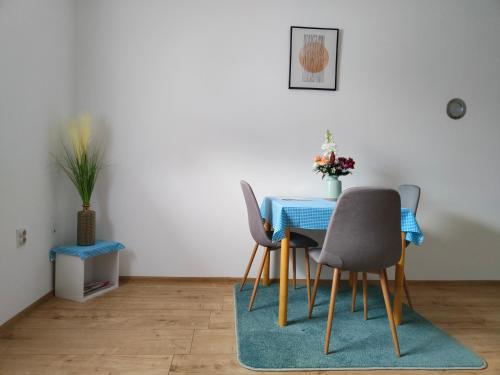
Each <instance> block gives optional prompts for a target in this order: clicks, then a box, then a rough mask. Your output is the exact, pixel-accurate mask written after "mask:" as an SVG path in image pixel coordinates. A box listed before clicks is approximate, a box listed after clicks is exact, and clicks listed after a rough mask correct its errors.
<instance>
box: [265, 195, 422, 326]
mask: <svg viewBox="0 0 500 375" xmlns="http://www.w3.org/2000/svg"><path fill="white" fill-rule="evenodd" d="M336 205H337V202H336V201H334V200H329V199H325V198H303V197H279V196H269V197H264V199H263V200H262V203H261V205H260V211H261V216H262V218H263V220H264V225H265V227H266V229H268V230H269V229H272V230H273V235H272V240H273V242H280V241H281V259H280V286H279V309H278V324H279V326H281V327H283V326H286V324H287V307H288V280H289V279H288V277H289V275H288V262H289V241H290V230H291V229H306V230H326V229H327V228H328V225H329V223H330V219H331V217H332V214H333V212H334V211H335V206H336ZM382 214H383V213H381V215H382ZM423 240H424V236H423V233H422V231H421V230H420V227H419V225H418V223H417V220H416V218H415V215H414V214H413V212H412V211H411V210H409V209H407V208H403V207H402V208H401V257H400V259H399V261H398V263H397V264H396V273H395V290H394V307H393V314H394V321H395V323H396V324H398V325H399V324H401V321H402V308H403V303H402V297H403V283H404V267H405V253H406V247H407V243H414V244H416V245H421V244H422V242H423ZM268 259H269V257H268ZM264 284H266V285H269V261H267V262H266V264H265V268H264Z"/></svg>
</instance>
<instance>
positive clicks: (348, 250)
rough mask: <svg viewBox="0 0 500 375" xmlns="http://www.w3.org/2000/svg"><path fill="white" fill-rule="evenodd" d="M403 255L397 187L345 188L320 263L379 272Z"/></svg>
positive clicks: (361, 270) (352, 269)
mask: <svg viewBox="0 0 500 375" xmlns="http://www.w3.org/2000/svg"><path fill="white" fill-rule="evenodd" d="M400 257H401V201H400V198H399V194H398V192H397V191H396V190H392V189H385V188H371V187H359V188H351V189H347V190H346V191H344V192H343V193H342V194H341V195H340V197H339V200H338V201H337V206H336V207H335V210H334V213H333V215H332V218H331V220H330V224H329V226H328V231H327V233H326V237H325V242H324V244H323V249H322V251H321V255H320V259H319V260H320V263H323V264H330V265H333V266H334V267H340V268H341V269H343V270H346V271H359V272H363V271H364V272H367V271H378V270H380V269H382V268H387V267H390V266H393V265H394V264H396V263H397V261H398V260H399V258H400Z"/></svg>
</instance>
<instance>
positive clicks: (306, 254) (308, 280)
mask: <svg viewBox="0 0 500 375" xmlns="http://www.w3.org/2000/svg"><path fill="white" fill-rule="evenodd" d="M304 263H305V266H306V289H307V307H308V308H309V306H311V268H310V265H309V249H308V248H307V247H306V248H305V249H304Z"/></svg>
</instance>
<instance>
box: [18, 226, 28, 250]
mask: <svg viewBox="0 0 500 375" xmlns="http://www.w3.org/2000/svg"><path fill="white" fill-rule="evenodd" d="M27 240H28V232H27V231H26V229H24V228H20V229H16V242H17V247H21V246H23V245H24V244H26V241H27Z"/></svg>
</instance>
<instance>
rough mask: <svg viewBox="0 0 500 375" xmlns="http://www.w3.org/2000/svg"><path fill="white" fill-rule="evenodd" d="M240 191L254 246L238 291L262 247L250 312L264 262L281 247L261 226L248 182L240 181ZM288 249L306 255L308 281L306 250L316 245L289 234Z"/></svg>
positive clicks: (256, 204)
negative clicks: (300, 250)
mask: <svg viewBox="0 0 500 375" xmlns="http://www.w3.org/2000/svg"><path fill="white" fill-rule="evenodd" d="M241 189H242V190H243V196H244V197H245V203H246V206H247V213H248V224H249V226H250V233H251V235H252V237H253V239H254V240H255V242H256V243H255V246H254V249H253V251H252V255H251V256H250V260H249V262H248V264H247V268H246V271H245V275H244V276H243V280H242V283H241V288H240V290H242V289H243V285H244V284H245V282H246V280H247V277H248V273H249V272H250V268H251V267H252V263H253V260H254V258H255V254H256V253H257V249H258V247H259V246H262V247H264V248H265V249H264V255H263V256H262V261H261V265H260V267H259V271H258V273H257V277H256V278H255V283H254V288H253V292H252V297H251V298H250V303H249V305H248V310H249V311H250V310H252V307H253V302H254V300H255V296H256V295H257V289H258V287H259V282H260V278H261V276H262V271H263V270H264V266H265V265H266V261H270V253H271V251H273V250H276V249H279V248H280V247H281V244H280V242H273V240H272V235H273V233H272V232H271V231H266V230H265V229H264V226H263V225H262V217H261V215H260V210H259V205H258V203H257V200H256V199H255V195H254V193H253V190H252V188H251V186H250V184H248V182H245V181H241ZM289 244H290V247H292V248H303V249H304V250H305V253H306V260H307V262H306V273H307V276H308V277H307V278H308V279H309V261H308V259H309V255H308V249H309V248H311V247H316V246H318V243H317V242H316V241H314V240H313V239H312V238H309V237H307V236H305V235H303V234H299V233H295V232H291V233H290V242H289ZM309 289H310V288H309V282H308V283H307V296H308V300H310V290H309Z"/></svg>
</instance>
